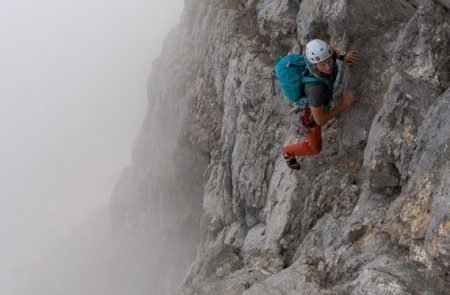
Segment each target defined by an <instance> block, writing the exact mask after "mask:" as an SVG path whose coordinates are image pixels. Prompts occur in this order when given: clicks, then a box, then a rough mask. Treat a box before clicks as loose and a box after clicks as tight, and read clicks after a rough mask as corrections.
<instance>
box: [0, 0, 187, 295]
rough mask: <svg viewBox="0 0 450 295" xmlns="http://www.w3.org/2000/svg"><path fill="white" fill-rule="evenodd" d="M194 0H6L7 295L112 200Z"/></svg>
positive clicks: (2, 187)
mask: <svg viewBox="0 0 450 295" xmlns="http://www.w3.org/2000/svg"><path fill="white" fill-rule="evenodd" d="M182 8H183V0H166V1H156V0H128V1H118V0H59V1H56V0H55V1H51V0H33V1H32V0H0V102H1V104H0V139H1V144H0V294H2V295H8V294H11V292H12V291H11V290H12V288H13V286H14V284H16V283H17V282H18V281H20V280H21V278H23V277H25V276H26V275H29V272H30V269H29V267H30V265H32V264H33V263H35V262H36V261H38V260H39V259H41V256H42V253H44V252H46V251H48V249H49V248H50V247H52V246H51V245H52V244H53V243H54V242H57V241H58V240H62V239H64V238H65V237H67V236H70V235H71V233H72V232H73V230H74V229H75V228H76V227H77V226H78V225H79V224H81V223H82V222H83V221H84V219H85V217H86V214H87V213H89V212H91V211H92V210H94V209H96V208H99V207H102V206H103V205H104V204H106V203H107V202H108V200H109V197H110V194H111V192H112V189H113V186H114V183H115V181H116V179H117V176H118V172H119V170H120V169H121V168H122V167H124V166H125V165H126V164H128V163H129V161H130V153H131V147H132V143H133V140H134V138H135V136H136V135H137V133H138V131H139V129H140V124H141V122H142V120H143V117H144V114H145V111H146V80H147V77H148V75H149V72H150V70H151V61H152V59H154V58H155V57H157V56H158V55H159V53H160V50H161V46H162V42H163V39H164V37H165V35H166V34H167V32H168V31H169V29H170V28H171V27H173V26H175V25H176V23H177V22H178V19H179V17H180V14H181V10H182Z"/></svg>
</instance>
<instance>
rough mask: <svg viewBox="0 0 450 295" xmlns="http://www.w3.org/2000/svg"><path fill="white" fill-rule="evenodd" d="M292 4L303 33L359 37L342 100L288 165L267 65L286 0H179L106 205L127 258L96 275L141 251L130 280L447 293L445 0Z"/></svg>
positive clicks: (165, 290) (297, 37)
mask: <svg viewBox="0 0 450 295" xmlns="http://www.w3.org/2000/svg"><path fill="white" fill-rule="evenodd" d="M301 2H302V3H301V7H302V9H303V11H304V15H305V18H306V21H307V22H308V23H309V29H310V31H311V34H312V36H313V37H314V38H321V39H324V40H328V41H329V42H330V44H332V46H334V47H335V48H338V49H340V50H349V49H357V50H358V51H359V52H360V54H361V57H362V61H361V63H360V64H359V65H357V66H354V67H352V68H348V67H347V66H345V65H340V66H341V72H340V73H341V74H340V77H339V78H338V81H337V85H336V91H335V92H336V95H335V96H336V97H335V101H336V103H338V102H339V97H340V95H341V94H342V92H343V91H344V90H346V89H356V90H357V92H358V101H357V102H356V103H355V104H354V105H353V106H352V107H351V109H349V110H348V111H347V112H345V113H343V114H342V115H341V116H340V117H339V118H337V119H336V120H334V121H333V122H331V123H328V124H327V125H326V126H324V127H323V131H322V132H323V138H324V147H323V150H322V153H321V154H320V155H318V156H315V157H309V158H303V159H301V160H300V163H301V165H302V170H300V171H291V170H290V169H289V168H288V167H287V166H286V165H285V163H284V159H283V158H282V156H281V154H280V151H281V147H282V146H283V145H284V144H286V143H287V142H290V141H293V140H298V139H299V137H298V136H297V134H296V130H295V126H292V125H291V122H290V121H291V120H290V118H289V117H288V116H287V115H286V114H287V113H288V112H289V109H290V106H289V104H288V102H287V101H286V100H284V99H283V98H282V96H281V95H278V96H275V97H273V96H272V83H271V71H272V69H273V64H274V60H275V59H276V58H278V57H280V56H282V55H284V54H287V53H288V52H300V51H301V48H303V47H304V45H305V44H306V42H307V39H306V37H307V31H306V30H305V27H304V23H303V21H302V19H301V18H300V14H299V10H298V6H297V5H296V2H295V1H288V0H247V1H246V0H195V1H194V0H186V1H185V5H186V7H185V11H184V13H183V16H182V19H181V23H180V25H179V26H178V27H177V28H176V29H174V30H173V31H172V32H171V34H170V35H169V36H168V38H167V40H166V44H165V49H164V50H163V54H162V55H161V57H160V58H159V59H158V60H156V61H155V62H154V65H153V72H152V74H151V77H150V80H149V107H148V113H147V117H146V119H145V122H144V124H143V128H142V132H141V134H140V135H139V138H138V140H137V142H136V145H135V149H134V152H133V163H132V165H131V166H130V167H127V168H126V169H124V171H123V173H122V176H121V179H120V181H119V183H118V184H117V186H116V189H115V192H114V195H113V198H112V202H111V205H110V212H111V217H112V221H113V225H114V230H115V233H116V234H115V235H116V247H117V249H116V250H115V251H116V253H117V254H119V253H120V254H122V253H123V251H125V252H130V253H128V254H130V255H131V257H133V258H132V259H130V258H129V257H130V255H126V256H124V257H127V259H126V260H123V261H121V260H117V261H115V262H114V263H113V264H114V265H113V267H112V273H113V277H116V278H117V279H123V273H124V272H125V271H127V272H129V271H130V269H133V266H135V265H145V266H144V267H143V269H145V270H146V271H148V273H151V274H152V275H148V276H147V277H145V276H143V277H142V278H139V277H136V276H133V275H132V274H130V275H129V276H130V277H133V278H132V279H131V278H130V286H131V285H133V284H134V285H135V286H140V287H139V288H137V289H139V290H142V289H145V288H146V287H148V290H149V291H148V292H149V293H146V294H175V293H176V292H178V293H179V294H184V295H188V294H204V295H211V294H227V295H233V294H245V295H253V294H254V295H257V294H258V295H260V294H277V295H278V294H291V295H292V294H354V295H356V294H380V295H381V294H428V295H432V294H433V295H438V294H448V290H450V276H449V270H450V220H449V211H450V192H449V184H450V163H449V160H450V151H449V143H450V91H449V89H448V86H449V83H448V71H449V68H450V67H449V65H450V62H449V56H450V55H449V47H448V39H449V38H448V37H449V35H448V34H449V32H450V27H449V22H448V20H449V19H450V17H449V16H450V15H449V11H448V9H449V4H448V1H444V0H440V1H431V0H423V1H419V0H416V1H414V0H396V1H390V0H379V1H372V0H369V1H366V0H364V1H363V0H317V1H312V0H304V1H301ZM129 240H137V241H139V244H138V245H139V246H138V248H139V250H136V249H134V248H133V247H127V241H129ZM150 248H151V249H152V250H151V251H149V252H148V253H147V252H146V251H145V249H150ZM191 263H192V265H191ZM189 265H190V267H189ZM183 277H184V280H183ZM118 294H138V293H133V290H130V289H129V287H128V289H127V290H123V292H122V293H121V292H120V291H118ZM139 294H141V293H139Z"/></svg>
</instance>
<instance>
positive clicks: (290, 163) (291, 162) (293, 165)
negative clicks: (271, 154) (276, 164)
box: [284, 156, 300, 170]
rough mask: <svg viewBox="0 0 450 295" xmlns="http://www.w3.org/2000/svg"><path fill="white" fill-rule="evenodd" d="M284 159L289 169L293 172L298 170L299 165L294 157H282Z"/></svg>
mask: <svg viewBox="0 0 450 295" xmlns="http://www.w3.org/2000/svg"><path fill="white" fill-rule="evenodd" d="M284 159H285V160H286V164H287V165H288V167H289V168H291V169H293V170H300V164H299V163H298V162H297V159H296V158H295V157H286V156H284Z"/></svg>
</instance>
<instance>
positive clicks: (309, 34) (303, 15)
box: [296, 0, 312, 41]
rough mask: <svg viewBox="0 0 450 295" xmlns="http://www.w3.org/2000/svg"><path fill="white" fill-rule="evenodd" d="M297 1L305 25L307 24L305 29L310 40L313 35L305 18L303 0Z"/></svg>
mask: <svg viewBox="0 0 450 295" xmlns="http://www.w3.org/2000/svg"><path fill="white" fill-rule="evenodd" d="M296 1H297V5H298V8H299V9H300V16H301V17H302V19H303V25H304V26H305V30H306V32H307V33H308V37H309V41H311V40H312V36H311V33H310V32H309V26H308V23H307V22H306V18H305V14H304V13H303V9H302V7H301V6H300V2H301V0H296Z"/></svg>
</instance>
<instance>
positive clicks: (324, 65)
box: [313, 56, 334, 75]
mask: <svg viewBox="0 0 450 295" xmlns="http://www.w3.org/2000/svg"><path fill="white" fill-rule="evenodd" d="M333 63H334V61H333V57H332V56H330V57H329V58H327V59H326V60H324V61H322V62H319V63H317V64H315V65H313V67H314V69H315V70H316V71H317V72H319V74H325V75H331V74H333Z"/></svg>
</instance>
